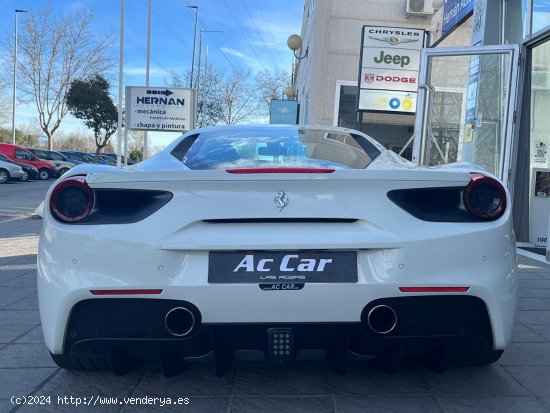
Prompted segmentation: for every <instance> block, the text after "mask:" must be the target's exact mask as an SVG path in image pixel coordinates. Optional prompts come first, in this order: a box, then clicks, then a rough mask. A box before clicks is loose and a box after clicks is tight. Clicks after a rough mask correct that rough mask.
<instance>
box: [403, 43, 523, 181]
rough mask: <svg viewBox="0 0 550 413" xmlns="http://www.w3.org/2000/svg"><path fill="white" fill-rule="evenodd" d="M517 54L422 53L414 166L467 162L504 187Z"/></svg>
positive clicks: (500, 50)
mask: <svg viewBox="0 0 550 413" xmlns="http://www.w3.org/2000/svg"><path fill="white" fill-rule="evenodd" d="M518 54H519V47H518V46H481V47H467V48H466V47H465V48H448V49H443V48H441V49H437V48H435V49H424V50H423V51H422V55H421V71H420V78H419V80H420V82H419V83H420V85H419V99H418V105H417V114H416V123H415V142H414V148H413V161H414V162H418V163H420V164H423V165H440V164H446V163H451V162H471V163H475V164H478V165H480V166H482V167H483V168H485V169H487V170H488V171H490V172H491V173H493V174H495V175H497V176H499V177H500V178H501V179H503V180H504V181H505V182H506V183H507V181H508V178H509V177H508V175H509V168H510V155H511V153H512V148H511V146H512V145H511V142H512V126H513V121H514V119H513V118H514V112H513V109H512V108H514V104H515V96H516V81H517V80H516V79H517V67H518Z"/></svg>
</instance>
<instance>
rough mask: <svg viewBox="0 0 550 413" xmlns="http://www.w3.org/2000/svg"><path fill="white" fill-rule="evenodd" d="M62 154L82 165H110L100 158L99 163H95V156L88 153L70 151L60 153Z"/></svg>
mask: <svg viewBox="0 0 550 413" xmlns="http://www.w3.org/2000/svg"><path fill="white" fill-rule="evenodd" d="M58 152H60V153H61V154H63V155H65V156H66V157H67V158H69V160H70V161H71V162H72V161H73V160H78V161H80V162H82V163H100V164H104V165H108V163H107V162H106V161H104V160H102V159H101V158H100V160H99V162H96V161H95V155H92V154H89V153H86V152H80V151H70V150H65V149H63V150H60V151H58Z"/></svg>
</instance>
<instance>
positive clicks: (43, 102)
mask: <svg viewBox="0 0 550 413" xmlns="http://www.w3.org/2000/svg"><path fill="white" fill-rule="evenodd" d="M92 19H93V14H92V13H90V12H87V11H83V10H81V9H77V10H76V11H73V12H71V13H69V14H65V15H54V13H53V11H52V8H51V4H50V3H48V4H46V6H45V7H44V8H42V9H39V10H33V12H32V13H28V14H27V15H25V19H22V24H21V29H20V32H19V38H18V49H19V55H18V60H17V63H18V65H17V66H18V67H17V70H18V74H19V77H20V78H21V81H20V82H19V85H20V90H21V92H22V98H23V99H24V98H26V99H27V100H28V101H34V103H35V105H36V109H37V111H38V119H39V122H40V127H41V128H42V130H43V131H44V133H45V134H46V136H47V137H48V147H49V148H50V149H51V148H52V146H53V144H52V138H53V135H54V134H55V132H56V131H57V130H58V129H59V127H60V126H61V123H62V121H63V119H64V117H65V115H66V114H67V105H66V96H67V92H68V90H69V86H70V84H71V82H72V81H73V80H83V79H87V78H90V77H92V76H94V75H96V74H102V73H104V72H105V71H107V69H109V67H110V65H111V64H112V58H111V57H110V56H109V54H108V53H107V51H108V48H109V44H110V42H111V36H110V35H105V36H103V37H101V38H96V37H95V36H94V35H93V33H92V31H91V24H92ZM6 49H7V50H8V51H9V54H10V55H11V61H12V62H13V39H8V41H7V44H6ZM6 60H7V59H6ZM6 66H7V68H8V67H9V66H8V65H6ZM11 73H13V68H11Z"/></svg>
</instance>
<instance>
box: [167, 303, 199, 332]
mask: <svg viewBox="0 0 550 413" xmlns="http://www.w3.org/2000/svg"><path fill="white" fill-rule="evenodd" d="M164 324H165V325H166V329H167V330H168V332H169V333H170V334H172V335H174V336H177V337H184V336H186V335H188V334H189V333H190V332H191V331H192V330H193V327H195V315H194V314H193V312H192V311H191V310H189V309H188V308H185V307H175V308H172V309H171V310H170V311H168V312H167V313H166V316H165V317H164Z"/></svg>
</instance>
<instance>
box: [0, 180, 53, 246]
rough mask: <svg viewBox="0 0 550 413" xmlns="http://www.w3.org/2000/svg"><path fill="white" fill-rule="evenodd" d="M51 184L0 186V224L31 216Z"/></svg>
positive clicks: (12, 183) (34, 183)
mask: <svg viewBox="0 0 550 413" xmlns="http://www.w3.org/2000/svg"><path fill="white" fill-rule="evenodd" d="M53 183H54V181H53V180H51V179H49V180H47V181H29V182H16V181H15V182H8V183H5V184H0V222H2V221H5V220H10V219H14V218H19V217H21V216H30V215H32V214H33V213H34V211H35V210H36V207H37V206H38V205H39V204H40V202H41V201H42V200H43V199H44V197H45V196H46V192H48V188H49V187H50V186H51V185H52V184H53ZM1 231H2V230H1V228H0V236H1V234H2V232H1Z"/></svg>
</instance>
